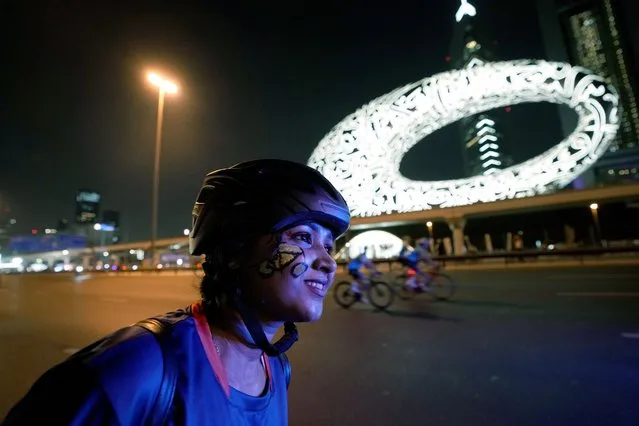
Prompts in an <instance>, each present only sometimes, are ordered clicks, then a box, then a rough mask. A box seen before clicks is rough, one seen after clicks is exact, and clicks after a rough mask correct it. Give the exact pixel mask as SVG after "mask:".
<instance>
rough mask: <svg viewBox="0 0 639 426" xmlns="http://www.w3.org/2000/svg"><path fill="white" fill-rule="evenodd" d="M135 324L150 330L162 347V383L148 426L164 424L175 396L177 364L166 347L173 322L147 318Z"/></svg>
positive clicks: (161, 425)
mask: <svg viewBox="0 0 639 426" xmlns="http://www.w3.org/2000/svg"><path fill="white" fill-rule="evenodd" d="M135 325H137V326H139V327H142V328H144V329H146V330H148V331H150V332H151V333H152V334H153V335H154V336H155V338H156V339H157V340H158V343H159V344H160V349H162V359H163V362H164V369H163V375H162V383H161V384H160V389H159V391H158V393H157V396H156V397H155V403H154V405H153V410H152V412H151V418H150V419H149V422H148V425H149V426H164V425H165V424H167V420H168V418H169V413H170V412H171V407H172V406H173V398H174V396H175V388H176V386H177V380H178V364H177V360H176V359H175V355H174V354H173V351H172V350H170V349H168V348H167V347H166V345H167V343H166V342H167V341H168V337H169V336H170V334H171V330H172V329H173V324H172V323H170V322H166V321H162V320H161V319H159V318H148V319H145V320H142V321H140V322H138V323H136V324H135Z"/></svg>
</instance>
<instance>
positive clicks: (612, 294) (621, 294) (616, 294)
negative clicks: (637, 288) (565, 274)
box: [557, 291, 639, 297]
mask: <svg viewBox="0 0 639 426" xmlns="http://www.w3.org/2000/svg"><path fill="white" fill-rule="evenodd" d="M557 296H559V297H639V292H630V291H628V292H622V291H618V292H614V291H609V292H604V291H591V292H586V291H584V292H564V293H557Z"/></svg>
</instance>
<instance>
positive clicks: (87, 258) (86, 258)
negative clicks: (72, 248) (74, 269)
mask: <svg viewBox="0 0 639 426" xmlns="http://www.w3.org/2000/svg"><path fill="white" fill-rule="evenodd" d="M91 257H92V256H91V255H90V254H85V255H83V256H82V268H84V270H85V271H88V270H89V267H90V266H91Z"/></svg>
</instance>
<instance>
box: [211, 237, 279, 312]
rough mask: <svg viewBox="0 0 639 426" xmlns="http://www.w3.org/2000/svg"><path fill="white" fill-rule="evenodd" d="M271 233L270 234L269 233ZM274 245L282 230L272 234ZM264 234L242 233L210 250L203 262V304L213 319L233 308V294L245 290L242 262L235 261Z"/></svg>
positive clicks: (277, 241) (275, 245)
mask: <svg viewBox="0 0 639 426" xmlns="http://www.w3.org/2000/svg"><path fill="white" fill-rule="evenodd" d="M266 235H268V234H266ZM270 235H271V236H272V237H273V241H272V244H273V249H275V248H276V247H277V244H279V242H280V241H281V233H275V234H270ZM260 236H261V235H250V236H249V235H238V238H236V239H235V240H234V241H233V242H232V243H230V244H218V245H216V246H214V247H211V248H210V249H209V250H207V254H206V255H205V256H204V262H203V263H202V269H203V271H204V277H202V281H201V282H200V288H199V290H200V296H201V298H202V308H203V309H204V314H205V315H206V318H207V320H208V321H209V322H217V321H219V320H220V319H222V318H221V317H220V316H221V315H224V314H225V313H226V311H228V309H232V308H233V301H232V300H231V296H232V295H233V293H237V292H239V291H241V289H240V287H239V284H240V280H239V276H238V275H239V266H238V265H237V264H236V263H235V262H236V260H237V257H238V255H240V254H241V253H242V252H243V251H244V250H245V249H246V248H247V246H250V245H251V243H255V242H256V241H257V240H258V238H259V237H260Z"/></svg>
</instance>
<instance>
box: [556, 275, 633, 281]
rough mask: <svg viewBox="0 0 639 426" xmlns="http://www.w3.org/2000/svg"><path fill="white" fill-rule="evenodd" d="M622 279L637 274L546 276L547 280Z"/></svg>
mask: <svg viewBox="0 0 639 426" xmlns="http://www.w3.org/2000/svg"><path fill="white" fill-rule="evenodd" d="M623 278H637V279H639V274H562V275H548V276H547V277H546V279H547V280H590V281H593V280H607V279H623Z"/></svg>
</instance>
